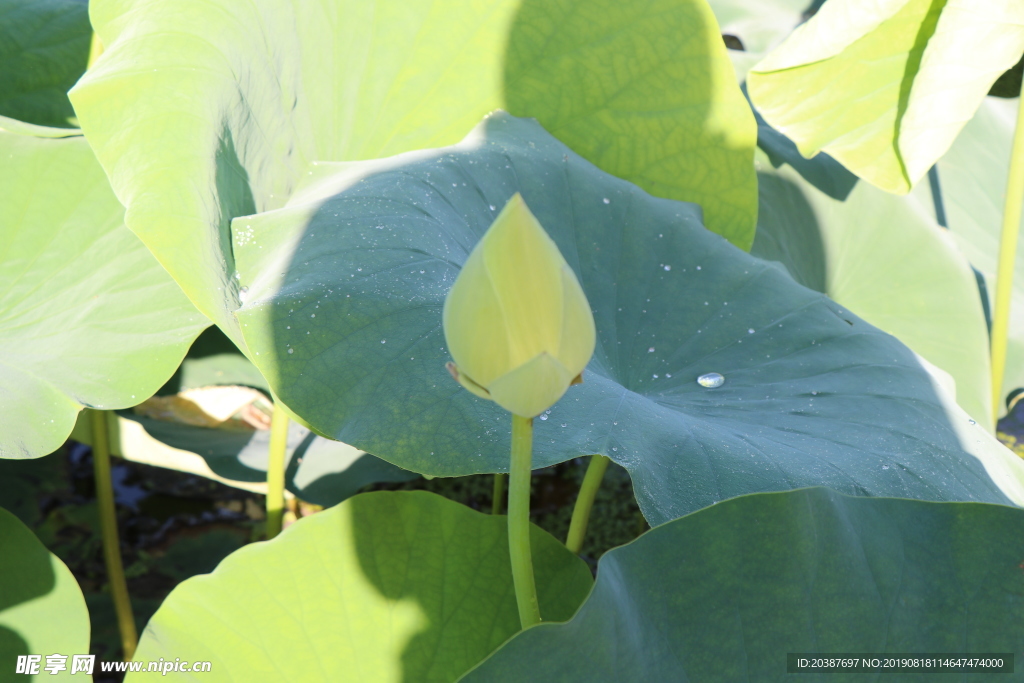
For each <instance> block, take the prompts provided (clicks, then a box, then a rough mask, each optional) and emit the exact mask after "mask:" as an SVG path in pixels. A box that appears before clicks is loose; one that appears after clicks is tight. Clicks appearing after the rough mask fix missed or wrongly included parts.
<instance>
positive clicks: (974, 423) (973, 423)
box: [968, 420, 978, 425]
mask: <svg viewBox="0 0 1024 683" xmlns="http://www.w3.org/2000/svg"><path fill="white" fill-rule="evenodd" d="M968 422H970V423H971V424H972V425H976V424H978V423H977V422H975V421H974V420H968Z"/></svg>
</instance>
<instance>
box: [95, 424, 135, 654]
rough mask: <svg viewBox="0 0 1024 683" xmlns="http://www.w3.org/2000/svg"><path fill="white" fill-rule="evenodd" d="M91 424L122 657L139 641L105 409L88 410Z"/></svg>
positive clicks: (98, 497)
mask: <svg viewBox="0 0 1024 683" xmlns="http://www.w3.org/2000/svg"><path fill="white" fill-rule="evenodd" d="M89 418H90V421H91V426H92V463H93V474H94V475H95V478H96V506H97V508H98V509H99V515H100V531H101V534H102V536H103V560H104V562H105V563H106V565H107V581H108V582H109V583H110V597H111V598H112V599H113V601H114V614H115V615H116V616H117V628H118V630H119V631H120V632H121V648H122V649H123V650H124V659H125V661H128V660H130V659H131V658H132V657H133V656H134V655H135V648H136V646H137V645H138V644H139V635H138V631H137V630H136V628H135V615H134V614H133V613H132V603H131V598H130V597H129V595H128V581H127V580H126V579H125V576H124V564H123V563H122V562H121V541H120V539H119V538H118V534H117V512H116V510H115V509H114V484H113V482H112V481H111V479H110V432H109V430H108V428H107V413H106V411H103V410H91V409H90V410H89Z"/></svg>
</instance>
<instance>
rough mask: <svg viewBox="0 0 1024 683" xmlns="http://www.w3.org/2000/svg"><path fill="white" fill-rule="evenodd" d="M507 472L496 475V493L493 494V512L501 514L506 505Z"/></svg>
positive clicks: (493, 513)
mask: <svg viewBox="0 0 1024 683" xmlns="http://www.w3.org/2000/svg"><path fill="white" fill-rule="evenodd" d="M506 479H508V475H507V474H495V475H494V493H493V494H492V495H491V514H492V515H500V514H501V508H502V507H503V506H504V505H505V480H506Z"/></svg>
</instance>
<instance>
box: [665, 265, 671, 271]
mask: <svg viewBox="0 0 1024 683" xmlns="http://www.w3.org/2000/svg"><path fill="white" fill-rule="evenodd" d="M664 268H665V270H672V266H664Z"/></svg>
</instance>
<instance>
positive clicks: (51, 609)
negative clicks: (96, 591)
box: [0, 508, 90, 680]
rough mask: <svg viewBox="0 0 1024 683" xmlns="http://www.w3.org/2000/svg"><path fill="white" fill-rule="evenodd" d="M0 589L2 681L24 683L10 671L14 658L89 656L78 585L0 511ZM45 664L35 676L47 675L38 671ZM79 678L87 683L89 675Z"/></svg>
mask: <svg viewBox="0 0 1024 683" xmlns="http://www.w3.org/2000/svg"><path fill="white" fill-rule="evenodd" d="M0 586H3V590H0V667H3V668H2V669H0V671H3V678H4V680H17V679H21V678H25V680H29V679H28V678H27V677H23V676H17V675H15V673H14V671H15V665H16V663H17V659H18V656H19V655H49V654H53V653H61V654H67V655H72V654H86V653H88V652H89V611H88V610H87V609H86V607H85V598H83V597H82V590H81V589H80V588H79V587H78V582H77V581H76V580H75V577H74V576H73V575H72V574H71V571H70V570H69V569H68V568H67V567H66V566H65V565H64V563H63V562H61V561H60V559H59V558H58V557H57V556H56V555H53V554H52V553H50V551H49V550H47V549H46V547H45V546H43V544H42V543H40V542H39V539H38V538H36V537H35V534H33V533H32V532H31V531H29V530H28V527H26V526H25V525H24V524H22V523H21V521H19V520H18V518H17V517H15V516H14V515H12V514H11V513H10V512H8V511H7V510H4V509H3V508H0ZM45 665H46V660H45V659H44V660H42V662H41V665H40V673H41V674H42V676H36V677H35V678H37V679H38V678H42V677H45V676H48V675H49V674H48V673H47V672H45V671H43V670H42V667H43V666H45ZM70 670H71V664H70V659H69V660H68V671H70ZM65 673H67V672H65ZM78 676H79V678H81V679H83V680H90V678H89V677H88V675H82V674H78ZM72 680H73V679H72Z"/></svg>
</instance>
